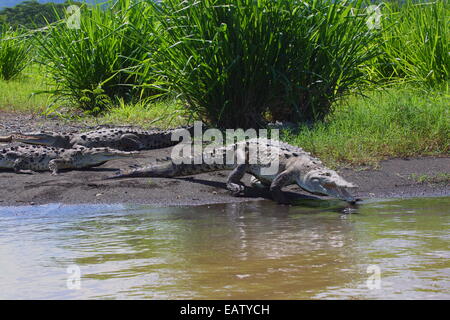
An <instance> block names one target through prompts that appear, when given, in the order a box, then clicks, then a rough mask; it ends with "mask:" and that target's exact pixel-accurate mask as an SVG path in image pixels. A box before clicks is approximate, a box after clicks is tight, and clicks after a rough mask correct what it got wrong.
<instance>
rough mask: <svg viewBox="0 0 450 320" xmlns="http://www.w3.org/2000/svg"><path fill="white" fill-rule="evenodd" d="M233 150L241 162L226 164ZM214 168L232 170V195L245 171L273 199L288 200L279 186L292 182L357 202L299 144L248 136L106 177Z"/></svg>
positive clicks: (229, 185)
mask: <svg viewBox="0 0 450 320" xmlns="http://www.w3.org/2000/svg"><path fill="white" fill-rule="evenodd" d="M255 148H268V150H269V152H267V153H264V152H261V153H258V152H253V151H254V150H256V149H255ZM233 150H238V151H236V155H237V158H239V159H240V160H241V161H240V162H238V161H236V158H235V161H233V162H232V163H230V161H228V163H227V161H226V157H227V153H228V154H230V152H231V151H233ZM252 150H253V151H252ZM214 159H216V161H214ZM276 161H278V166H277V167H276V168H275V171H274V172H271V173H267V171H264V170H263V169H264V168H265V169H267V168H268V166H269V165H270V164H273V163H276ZM196 163H199V164H196ZM217 170H232V172H231V173H230V175H229V177H228V181H227V188H228V189H229V190H230V191H231V192H232V193H233V194H234V195H238V194H240V193H241V192H242V191H243V190H244V186H243V185H242V183H241V179H242V178H243V176H244V174H245V173H248V174H251V175H252V176H253V180H252V184H254V185H257V184H262V185H265V186H268V187H269V188H270V191H271V194H272V196H273V198H274V199H275V200H276V201H277V202H279V203H287V200H286V198H285V196H284V195H283V192H282V191H281V189H282V188H283V187H285V186H288V185H291V184H297V185H298V186H300V187H301V188H302V189H304V190H306V191H308V192H311V193H313V194H319V195H328V196H331V197H335V198H339V199H341V200H345V201H347V202H350V203H354V202H355V201H356V199H355V198H354V197H353V196H351V195H350V194H349V192H348V191H347V188H356V186H355V185H353V184H352V183H349V182H347V181H345V180H344V179H343V178H342V177H340V176H339V175H338V174H337V173H336V171H333V170H330V169H328V168H326V167H325V166H324V165H323V164H322V162H321V161H320V160H319V159H316V158H314V157H312V156H311V155H310V154H309V153H307V152H305V151H304V150H303V149H301V148H299V147H294V146H291V145H289V144H287V143H284V142H280V141H274V140H267V139H251V140H247V141H244V142H238V143H235V144H231V145H228V146H223V147H218V148H213V149H209V150H207V151H204V152H203V153H202V154H199V155H194V156H188V157H181V158H175V159H171V160H169V161H165V162H163V163H156V164H152V165H149V166H146V167H140V168H135V169H130V170H124V171H121V172H120V173H118V174H117V175H116V176H113V177H110V178H108V179H114V178H127V177H177V176H189V175H194V174H198V173H202V172H210V171H217Z"/></svg>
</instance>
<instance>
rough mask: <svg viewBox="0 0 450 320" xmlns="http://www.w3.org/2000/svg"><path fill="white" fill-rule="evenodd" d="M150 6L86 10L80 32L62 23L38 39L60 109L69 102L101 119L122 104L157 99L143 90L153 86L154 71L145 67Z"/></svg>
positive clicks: (126, 3)
mask: <svg viewBox="0 0 450 320" xmlns="http://www.w3.org/2000/svg"><path fill="white" fill-rule="evenodd" d="M147 7H149V6H147V5H146V4H145V3H137V4H135V3H134V2H133V1H130V0H120V1H118V2H115V4H114V5H113V6H111V7H108V8H106V9H105V8H101V7H99V6H97V7H92V8H84V9H83V10H82V12H81V21H80V22H81V23H80V28H79V29H78V28H69V27H68V26H67V24H66V21H65V19H63V20H61V21H60V22H58V23H56V24H54V25H51V26H49V28H48V31H46V32H45V33H43V34H42V36H40V37H38V38H37V42H38V44H39V47H38V54H39V55H38V56H39V60H38V61H39V62H40V63H41V64H43V65H44V66H45V67H46V69H47V72H48V74H49V75H50V77H51V79H52V81H53V82H54V83H55V86H56V87H55V89H54V90H52V91H51V93H52V94H53V95H54V96H55V97H56V98H57V99H58V104H57V105H60V104H62V103H64V102H66V103H68V104H71V105H77V106H79V107H80V108H81V109H82V110H85V111H88V112H90V113H93V114H98V113H100V112H102V111H104V110H105V109H107V108H108V107H109V106H110V105H111V104H114V103H115V102H117V101H118V99H124V100H125V101H132V100H133V99H138V98H140V97H142V96H143V95H151V94H154V92H149V90H148V89H147V90H144V89H143V88H142V85H143V84H147V83H151V82H152V78H151V73H150V71H151V69H149V68H146V69H144V68H143V66H142V63H141V62H142V61H143V60H145V59H146V58H147V57H148V48H152V46H153V45H154V43H153V42H152V38H151V37H148V35H149V34H151V33H152V29H153V23H152V21H151V20H150V19H149V18H148V17H147V15H146V14H145V12H146V10H147ZM144 42H145V43H146V48H145V49H144V48H143V46H142V43H144Z"/></svg>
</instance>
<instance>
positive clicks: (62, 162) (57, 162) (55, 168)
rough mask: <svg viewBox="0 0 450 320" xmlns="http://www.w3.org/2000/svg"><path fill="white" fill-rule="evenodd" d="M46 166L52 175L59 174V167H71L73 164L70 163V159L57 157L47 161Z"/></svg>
mask: <svg viewBox="0 0 450 320" xmlns="http://www.w3.org/2000/svg"><path fill="white" fill-rule="evenodd" d="M48 168H49V169H50V171H51V172H52V175H53V176H56V175H58V174H59V171H60V170H61V169H66V168H73V165H72V161H71V160H67V159H63V158H58V159H53V160H50V161H49V163H48Z"/></svg>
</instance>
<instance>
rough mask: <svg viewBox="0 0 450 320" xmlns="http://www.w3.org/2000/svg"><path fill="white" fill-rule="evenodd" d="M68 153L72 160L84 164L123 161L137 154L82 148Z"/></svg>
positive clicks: (107, 149) (106, 149) (108, 149)
mask: <svg viewBox="0 0 450 320" xmlns="http://www.w3.org/2000/svg"><path fill="white" fill-rule="evenodd" d="M70 153H72V156H73V157H74V158H78V159H79V161H80V162H82V163H84V164H87V165H88V164H95V163H102V162H106V161H109V160H115V159H124V158H129V157H132V156H134V155H136V154H138V152H127V151H120V150H115V149H110V148H84V147H79V148H76V149H71V150H70Z"/></svg>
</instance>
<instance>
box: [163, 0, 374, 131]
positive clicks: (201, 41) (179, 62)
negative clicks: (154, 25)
mask: <svg viewBox="0 0 450 320" xmlns="http://www.w3.org/2000/svg"><path fill="white" fill-rule="evenodd" d="M362 2H363V1H339V2H338V1H334V2H333V1H328V0H313V1H304V2H303V1H290V0H280V1H272V0H259V1H253V0H237V1H230V0H203V1H195V0H184V1H181V0H166V1H163V2H162V3H161V4H158V5H155V8H156V11H157V14H156V16H155V17H156V18H157V19H158V21H159V24H160V32H159V34H161V35H162V37H161V42H162V44H163V49H162V50H160V51H159V52H158V55H157V57H156V59H157V61H159V62H160V65H159V67H160V70H161V74H162V75H164V76H165V77H166V78H167V79H168V82H169V83H170V85H171V88H173V89H174V90H175V91H176V92H178V93H179V94H180V98H181V99H182V100H183V101H186V102H187V104H188V105H189V108H190V110H191V111H192V112H193V113H195V114H197V115H198V116H199V117H200V118H201V119H202V120H203V121H205V122H207V123H209V124H211V125H213V126H218V127H222V128H235V127H244V128H248V127H258V126H262V125H264V123H265V122H266V121H267V120H290V121H304V120H316V119H321V118H323V117H324V116H325V115H326V114H327V113H328V111H329V109H330V106H331V104H332V102H333V101H335V100H336V99H337V98H338V97H340V96H342V95H344V94H346V93H348V92H349V91H350V90H351V89H353V88H355V87H361V86H362V85H363V84H364V82H365V80H364V72H363V71H362V70H361V69H360V66H361V65H362V64H364V63H366V62H367V61H369V60H371V59H373V58H374V57H375V56H376V55H377V47H376V46H375V45H374V43H373V41H374V39H376V38H377V37H378V31H377V30H369V29H368V28H367V26H366V19H367V16H366V14H365V11H364V10H362Z"/></svg>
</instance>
